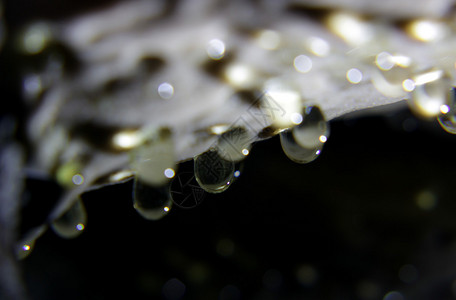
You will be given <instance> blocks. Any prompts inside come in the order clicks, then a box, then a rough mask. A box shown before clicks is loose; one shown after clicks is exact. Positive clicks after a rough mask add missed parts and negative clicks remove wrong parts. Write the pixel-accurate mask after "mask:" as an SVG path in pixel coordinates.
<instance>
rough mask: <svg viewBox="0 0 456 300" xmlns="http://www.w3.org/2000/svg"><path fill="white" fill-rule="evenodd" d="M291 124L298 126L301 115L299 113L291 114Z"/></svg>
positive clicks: (300, 121)
mask: <svg viewBox="0 0 456 300" xmlns="http://www.w3.org/2000/svg"><path fill="white" fill-rule="evenodd" d="M291 122H293V124H295V125H299V124H301V123H302V115H301V114H300V113H293V114H291Z"/></svg>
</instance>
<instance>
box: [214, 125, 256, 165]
mask: <svg viewBox="0 0 456 300" xmlns="http://www.w3.org/2000/svg"><path fill="white" fill-rule="evenodd" d="M215 148H216V150H217V152H218V153H219V155H220V156H221V157H222V158H224V159H225V160H229V161H233V162H239V161H241V160H243V159H245V158H246V157H247V155H249V153H250V150H251V149H252V137H251V136H250V134H249V132H248V131H247V130H246V129H244V128H242V127H234V128H232V129H230V130H228V131H227V132H224V133H223V134H222V135H221V136H220V138H219V139H218V141H217V145H216V147H215Z"/></svg>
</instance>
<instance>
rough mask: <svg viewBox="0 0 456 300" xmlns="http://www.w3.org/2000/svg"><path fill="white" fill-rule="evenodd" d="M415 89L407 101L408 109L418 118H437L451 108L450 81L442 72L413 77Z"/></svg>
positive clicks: (430, 72) (433, 71) (425, 73)
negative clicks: (443, 111)
mask: <svg viewBox="0 0 456 300" xmlns="http://www.w3.org/2000/svg"><path fill="white" fill-rule="evenodd" d="M413 81H414V82H415V88H414V89H413V91H412V92H411V99H410V100H409V101H408V103H409V106H410V109H411V110H412V111H413V112H414V113H415V114H417V115H418V116H420V117H424V118H432V117H437V116H439V115H440V114H441V113H442V110H446V108H447V107H451V105H452V103H451V100H452V99H451V98H452V93H451V88H452V86H451V80H450V79H449V77H448V76H446V75H445V73H444V72H443V71H442V70H430V71H427V72H424V73H421V74H418V75H415V76H414V77H413Z"/></svg>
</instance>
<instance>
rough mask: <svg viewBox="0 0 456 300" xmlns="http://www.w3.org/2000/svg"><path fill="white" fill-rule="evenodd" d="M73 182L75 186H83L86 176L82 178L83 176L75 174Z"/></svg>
mask: <svg viewBox="0 0 456 300" xmlns="http://www.w3.org/2000/svg"><path fill="white" fill-rule="evenodd" d="M71 180H72V181H73V183H74V184H75V185H81V184H83V183H84V176H82V175H81V174H75V175H73V177H72V178H71Z"/></svg>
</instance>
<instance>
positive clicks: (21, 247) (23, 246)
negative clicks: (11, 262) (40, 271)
mask: <svg viewBox="0 0 456 300" xmlns="http://www.w3.org/2000/svg"><path fill="white" fill-rule="evenodd" d="M34 247H35V240H29V241H22V242H20V243H19V244H18V246H17V248H16V257H17V259H24V258H26V257H27V256H29V255H30V253H32V251H33V248H34Z"/></svg>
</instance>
